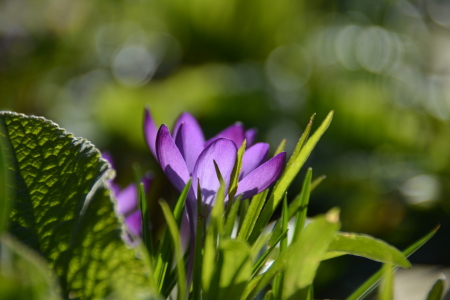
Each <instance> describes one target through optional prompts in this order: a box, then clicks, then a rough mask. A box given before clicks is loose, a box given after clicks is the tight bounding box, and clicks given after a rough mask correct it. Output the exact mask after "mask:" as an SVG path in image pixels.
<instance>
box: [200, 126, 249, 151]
mask: <svg viewBox="0 0 450 300" xmlns="http://www.w3.org/2000/svg"><path fill="white" fill-rule="evenodd" d="M220 138H225V139H230V140H232V141H233V142H234V143H235V144H236V147H240V146H241V144H242V142H243V141H244V139H245V133H244V126H243V125H242V123H239V122H236V123H234V124H233V125H231V126H229V127H227V128H225V129H224V130H222V131H221V132H219V133H218V134H217V135H216V136H215V137H213V138H211V139H210V140H208V141H207V142H206V144H205V147H208V146H209V145H210V144H211V143H212V142H214V141H215V140H217V139H220Z"/></svg>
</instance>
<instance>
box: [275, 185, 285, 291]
mask: <svg viewBox="0 0 450 300" xmlns="http://www.w3.org/2000/svg"><path fill="white" fill-rule="evenodd" d="M281 222H282V224H283V226H282V228H283V231H287V230H288V205H287V193H286V194H284V199H283V212H282V216H281ZM287 246H288V245H287V236H285V237H283V238H282V239H281V241H280V254H281V253H283V252H284V251H286V249H287ZM283 278H284V274H283V273H280V274H278V275H276V276H275V278H274V280H273V288H272V291H273V297H274V299H275V300H281V299H282V298H283V288H282V287H283Z"/></svg>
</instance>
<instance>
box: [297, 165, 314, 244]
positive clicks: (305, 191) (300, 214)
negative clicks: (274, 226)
mask: <svg viewBox="0 0 450 300" xmlns="http://www.w3.org/2000/svg"><path fill="white" fill-rule="evenodd" d="M311 178H312V169H311V168H309V169H308V172H307V173H306V177H305V180H304V181H303V187H302V194H301V197H300V207H299V209H298V211H297V218H296V219H295V229H294V236H293V237H292V242H293V243H295V242H296V241H297V240H298V237H299V236H300V234H301V233H302V231H303V228H305V222H306V213H307V212H308V204H309V195H310V194H311Z"/></svg>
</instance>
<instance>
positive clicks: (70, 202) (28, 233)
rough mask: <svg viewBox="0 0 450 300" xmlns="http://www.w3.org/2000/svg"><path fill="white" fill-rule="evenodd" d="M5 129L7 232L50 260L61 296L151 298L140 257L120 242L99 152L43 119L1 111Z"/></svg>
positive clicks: (0, 126) (1, 127)
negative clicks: (138, 295) (113, 295)
mask: <svg viewBox="0 0 450 300" xmlns="http://www.w3.org/2000/svg"><path fill="white" fill-rule="evenodd" d="M0 134H1V139H2V144H3V153H4V157H5V163H6V164H7V169H8V176H9V178H10V184H11V185H10V189H9V192H10V193H9V195H10V201H12V211H11V214H10V232H11V233H12V234H13V235H14V236H15V237H16V238H18V239H19V240H21V241H22V242H24V243H25V244H26V245H27V246H28V247H30V248H32V249H33V250H35V251H37V252H38V253H40V254H41V255H42V256H43V257H44V258H45V259H46V260H47V261H48V264H49V266H50V267H51V268H52V269H53V270H55V273H56V275H57V276H58V278H59V283H60V285H61V289H62V294H63V296H64V297H69V296H70V297H73V298H74V297H79V298H83V299H101V298H103V297H105V296H106V295H108V294H110V293H115V294H116V296H117V297H119V298H120V297H121V296H122V297H123V296H124V295H128V296H127V297H130V295H137V294H142V295H148V296H150V295H152V291H151V290H149V289H148V286H147V285H148V284H147V282H148V278H147V277H146V275H145V274H146V271H145V268H144V264H143V262H142V260H140V259H138V258H137V257H136V253H135V250H133V249H129V248H128V247H127V246H126V245H125V243H124V242H123V241H122V239H121V236H120V235H121V230H120V222H119V220H118V218H117V216H116V214H115V212H114V206H113V203H112V201H111V195H110V191H109V190H108V189H107V188H106V186H105V184H106V183H105V180H106V178H108V176H109V173H108V171H107V163H106V162H105V161H103V160H102V159H101V158H100V153H99V152H98V151H97V150H96V149H95V148H94V147H93V146H92V145H91V144H90V143H89V142H87V141H86V140H83V139H79V138H74V137H73V136H72V135H71V134H69V133H67V132H65V131H64V130H62V129H60V128H59V127H58V126H57V125H55V124H54V123H51V122H49V121H47V120H45V119H43V118H37V117H27V116H24V115H20V114H14V113H2V114H1V115H0Z"/></svg>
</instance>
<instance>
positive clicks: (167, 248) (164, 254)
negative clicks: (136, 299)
mask: <svg viewBox="0 0 450 300" xmlns="http://www.w3.org/2000/svg"><path fill="white" fill-rule="evenodd" d="M190 188H191V180H189V181H188V183H187V184H186V186H185V187H184V188H183V191H182V192H181V195H180V197H178V201H177V204H176V205H175V209H174V211H173V215H174V217H175V220H176V221H177V224H180V223H181V217H182V213H183V209H184V205H185V202H186V198H187V194H188V192H189V189H190ZM172 261H173V245H172V237H171V235H170V232H169V230H166V232H165V233H164V238H163V242H162V244H161V247H160V248H159V250H158V253H157V259H156V267H155V272H154V276H155V281H156V284H157V286H158V291H159V292H160V293H161V292H162V291H164V290H167V288H166V285H167V284H168V283H169V282H170V281H171V280H166V278H167V276H168V275H169V272H170V268H169V266H170V265H171V263H172ZM164 296H166V297H167V296H168V295H164Z"/></svg>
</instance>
